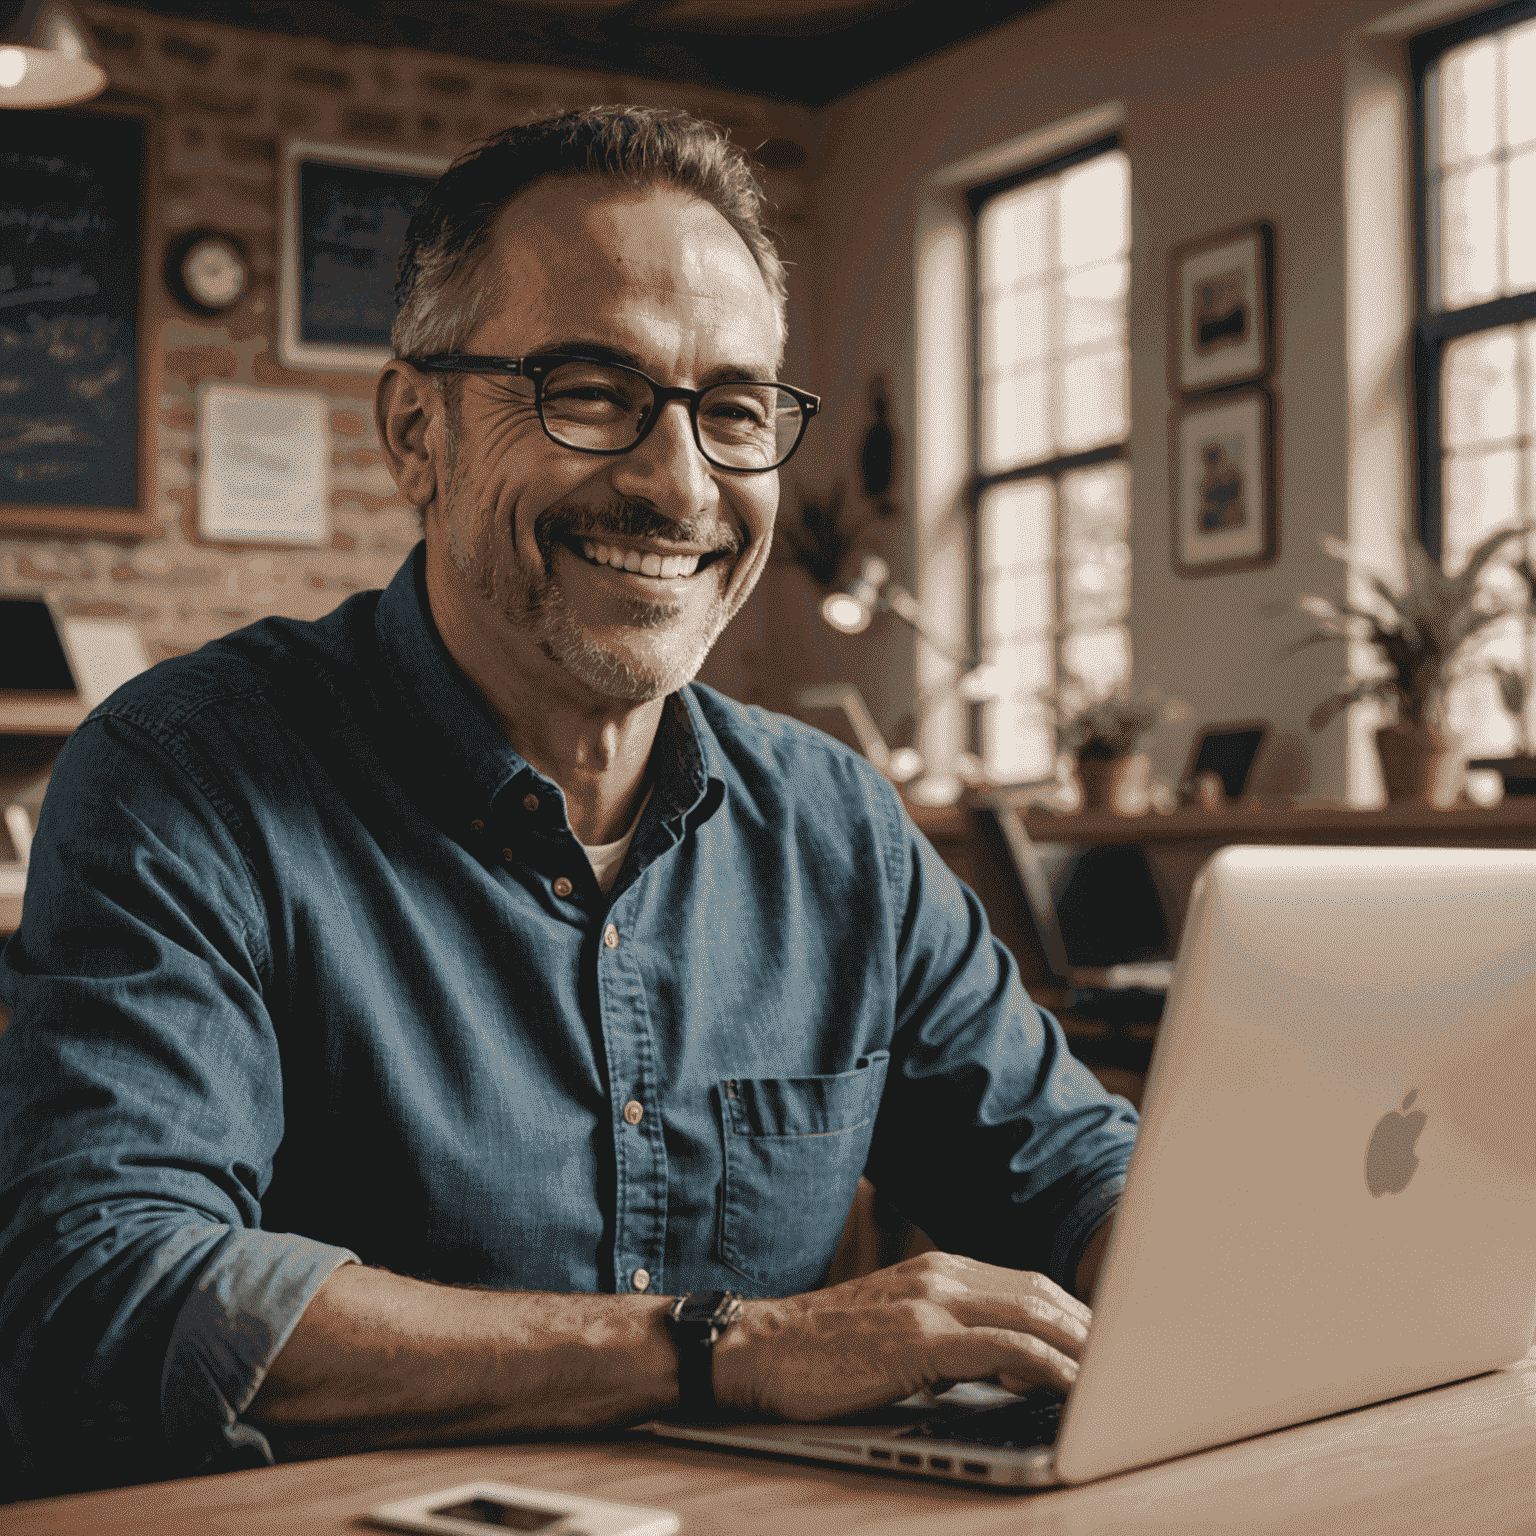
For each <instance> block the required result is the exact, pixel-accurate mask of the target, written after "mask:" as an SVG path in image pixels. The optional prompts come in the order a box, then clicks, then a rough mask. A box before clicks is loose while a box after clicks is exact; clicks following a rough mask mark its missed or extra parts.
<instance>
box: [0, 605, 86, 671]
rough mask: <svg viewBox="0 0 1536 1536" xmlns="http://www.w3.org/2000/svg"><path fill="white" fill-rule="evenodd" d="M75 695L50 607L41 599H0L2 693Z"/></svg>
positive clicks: (67, 663)
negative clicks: (17, 690)
mask: <svg viewBox="0 0 1536 1536" xmlns="http://www.w3.org/2000/svg"><path fill="white" fill-rule="evenodd" d="M6 688H15V689H24V690H29V691H35V692H45V691H51V692H63V693H73V692H74V691H75V679H74V675H73V674H72V673H71V672H70V670H69V662H68V660H67V659H66V658H65V655H64V647H63V645H62V644H61V643H60V640H59V632H58V629H57V628H56V627H55V625H54V622H53V615H52V613H50V612H49V610H48V604H47V603H45V602H44V601H43V600H42V599H41V598H28V597H6V598H0V689H6Z"/></svg>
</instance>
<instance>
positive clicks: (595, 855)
mask: <svg viewBox="0 0 1536 1536" xmlns="http://www.w3.org/2000/svg"><path fill="white" fill-rule="evenodd" d="M650 798H651V792H650V790H649V789H647V790H646V792H645V799H644V800H642V801H641V802H640V809H639V810H638V811H636V812H635V819H634V820H633V821H632V822H630V824H629V831H628V832H626V833H625V834H624V836H623V837H621V838H620V839H619V840H618V842H616V843H583V844H582V845H581V851H582V852H583V853H584V854H586V856H587V860H588V862H589V863H590V864H591V865H592V873H593V874H594V875H596V876H597V883H598V886H599V887H600V888H601V889H602V890H604V891H606V890H607V889H608V887H609V886H611V885H612V884H613V882H614V880H615V879H617V878H618V873H619V866H620V865H621V864H622V863H623V862H624V855H625V854H626V853H628V852H629V845H630V844H631V843H632V842H633V841H634V839H635V828H636V827H638V826H639V825H640V818H641V817H642V816H643V815H644V814H645V807H646V805H647V804H648V803H649V801H650Z"/></svg>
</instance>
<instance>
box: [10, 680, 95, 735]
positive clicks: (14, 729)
mask: <svg viewBox="0 0 1536 1536" xmlns="http://www.w3.org/2000/svg"><path fill="white" fill-rule="evenodd" d="M89 713H90V710H88V709H87V708H86V707H85V700H84V699H82V698H81V697H80V695H79V694H78V693H43V692H33V691H31V690H28V691H21V690H19V689H9V688H0V736H57V737H59V738H60V739H61V740H62V738H64V737H65V736H68V735H69V734H70V733H71V732H72V731H73V730H74V729H75V727H76V726H78V725H79V724H80V722H81V721H82V720H84V719H85V717H86V716H87V715H88V714H89Z"/></svg>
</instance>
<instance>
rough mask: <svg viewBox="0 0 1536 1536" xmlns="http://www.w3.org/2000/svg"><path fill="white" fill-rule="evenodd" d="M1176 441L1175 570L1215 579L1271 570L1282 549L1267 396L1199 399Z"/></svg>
mask: <svg viewBox="0 0 1536 1536" xmlns="http://www.w3.org/2000/svg"><path fill="white" fill-rule="evenodd" d="M1170 437H1171V442H1170V454H1169V459H1170V463H1171V465H1172V469H1173V488H1172V490H1173V495H1172V506H1173V566H1174V569H1175V570H1176V571H1178V572H1179V574H1180V575H1181V576H1214V575H1216V574H1217V573H1218V572H1222V571H1246V570H1251V569H1253V568H1254V567H1255V566H1260V565H1268V564H1269V562H1270V561H1272V560H1273V559H1274V558H1275V554H1276V551H1277V549H1278V546H1279V530H1278V527H1277V518H1276V513H1275V439H1274V407H1273V404H1272V402H1271V401H1270V397H1269V394H1268V392H1267V391H1265V390H1262V389H1245V390H1235V391H1233V392H1232V393H1231V394H1224V395H1213V396H1211V397H1209V398H1208V399H1202V400H1196V401H1192V402H1191V403H1190V404H1188V405H1185V406H1182V407H1179V408H1177V409H1176V410H1175V411H1174V412H1173V415H1172V417H1171V430H1170Z"/></svg>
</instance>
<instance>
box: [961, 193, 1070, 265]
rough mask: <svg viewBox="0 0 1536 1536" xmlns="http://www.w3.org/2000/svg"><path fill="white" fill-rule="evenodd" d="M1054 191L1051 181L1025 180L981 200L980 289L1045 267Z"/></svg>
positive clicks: (978, 219) (978, 238)
mask: <svg viewBox="0 0 1536 1536" xmlns="http://www.w3.org/2000/svg"><path fill="white" fill-rule="evenodd" d="M1055 191H1056V184H1055V182H1054V181H1044V182H1029V183H1027V184H1026V185H1024V186H1022V187H1015V188H1014V189H1013V191H1011V192H1003V193H1000V194H999V195H998V196H997V197H994V198H989V199H988V200H987V201H986V202H985V203H983V204H982V206H981V211H980V212H979V213H978V215H977V217H976V256H977V266H978V269H979V272H980V276H981V287H982V289H983V291H985V290H987V289H993V288H1004V287H1007V286H1008V285H1009V284H1011V283H1016V282H1019V281H1021V280H1022V279H1023V278H1026V277H1037V276H1039V275H1040V274H1041V273H1042V272H1044V271H1045V269H1046V266H1047V262H1048V252H1049V250H1050V244H1051V242H1050V238H1049V237H1050V212H1051V200H1052V198H1053V197H1054V195H1055Z"/></svg>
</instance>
